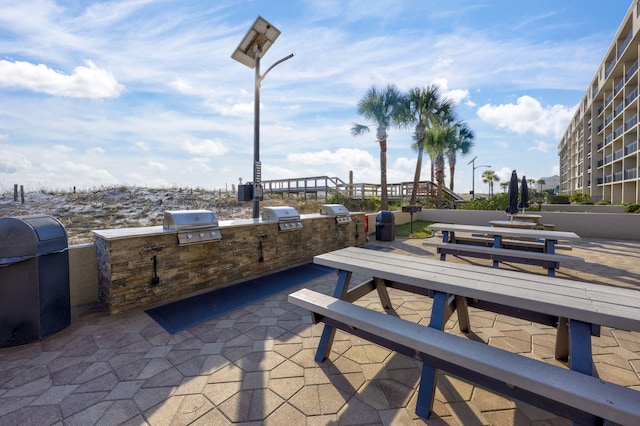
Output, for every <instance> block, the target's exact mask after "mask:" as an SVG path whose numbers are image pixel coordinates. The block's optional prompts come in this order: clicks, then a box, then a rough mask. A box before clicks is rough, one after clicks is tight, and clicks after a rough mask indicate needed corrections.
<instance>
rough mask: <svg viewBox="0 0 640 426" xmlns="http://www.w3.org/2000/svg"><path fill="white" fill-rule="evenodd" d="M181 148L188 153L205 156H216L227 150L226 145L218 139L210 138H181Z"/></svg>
mask: <svg viewBox="0 0 640 426" xmlns="http://www.w3.org/2000/svg"><path fill="white" fill-rule="evenodd" d="M183 148H184V149H185V151H187V152H188V153H189V154H194V155H199V156H205V157H217V156H220V155H224V154H225V153H227V151H229V149H228V148H227V147H225V146H224V144H223V143H222V142H220V141H212V140H210V139H195V138H188V139H185V140H183Z"/></svg>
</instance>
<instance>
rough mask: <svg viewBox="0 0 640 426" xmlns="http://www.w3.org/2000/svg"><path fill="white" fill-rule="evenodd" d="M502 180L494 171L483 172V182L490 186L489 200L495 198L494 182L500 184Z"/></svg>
mask: <svg viewBox="0 0 640 426" xmlns="http://www.w3.org/2000/svg"><path fill="white" fill-rule="evenodd" d="M499 181H500V178H499V177H498V175H496V172H494V171H493V170H485V171H484V172H482V182H483V183H488V184H489V198H491V197H492V196H493V182H499Z"/></svg>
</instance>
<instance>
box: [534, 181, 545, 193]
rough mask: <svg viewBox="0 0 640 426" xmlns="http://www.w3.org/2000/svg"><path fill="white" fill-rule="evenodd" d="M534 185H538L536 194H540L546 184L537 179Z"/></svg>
mask: <svg viewBox="0 0 640 426" xmlns="http://www.w3.org/2000/svg"><path fill="white" fill-rule="evenodd" d="M536 183H537V184H538V189H539V190H538V192H542V187H543V186H544V185H546V184H547V182H545V181H544V179H542V178H540V179H538V180H537V181H536Z"/></svg>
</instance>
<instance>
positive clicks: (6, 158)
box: [0, 151, 31, 173]
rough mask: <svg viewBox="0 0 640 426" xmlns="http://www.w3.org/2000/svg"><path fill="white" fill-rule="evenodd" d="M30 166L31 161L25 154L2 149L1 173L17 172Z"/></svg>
mask: <svg viewBox="0 0 640 426" xmlns="http://www.w3.org/2000/svg"><path fill="white" fill-rule="evenodd" d="M30 167H31V162H30V161H29V160H28V159H27V157H25V156H24V155H22V154H20V153H17V152H9V151H0V173H16V172H18V171H20V170H27V169H29V168H30Z"/></svg>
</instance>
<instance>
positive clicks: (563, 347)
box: [555, 318, 569, 361]
mask: <svg viewBox="0 0 640 426" xmlns="http://www.w3.org/2000/svg"><path fill="white" fill-rule="evenodd" d="M555 358H556V359H557V360H558V361H567V360H568V359H569V322H568V320H567V319H566V318H558V329H557V331H556V354H555Z"/></svg>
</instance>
